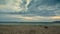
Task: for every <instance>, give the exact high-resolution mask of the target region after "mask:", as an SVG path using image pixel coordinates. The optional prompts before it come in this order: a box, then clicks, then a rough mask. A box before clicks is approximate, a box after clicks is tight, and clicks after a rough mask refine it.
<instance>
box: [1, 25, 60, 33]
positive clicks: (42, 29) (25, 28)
mask: <svg viewBox="0 0 60 34" xmlns="http://www.w3.org/2000/svg"><path fill="white" fill-rule="evenodd" d="M0 34H60V26H44V25H0Z"/></svg>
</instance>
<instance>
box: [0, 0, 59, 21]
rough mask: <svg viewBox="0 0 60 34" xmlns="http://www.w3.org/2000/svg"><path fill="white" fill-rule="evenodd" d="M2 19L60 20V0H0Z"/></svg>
mask: <svg viewBox="0 0 60 34" xmlns="http://www.w3.org/2000/svg"><path fill="white" fill-rule="evenodd" d="M0 21H16V22H45V21H48V22H51V21H60V0H0Z"/></svg>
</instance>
